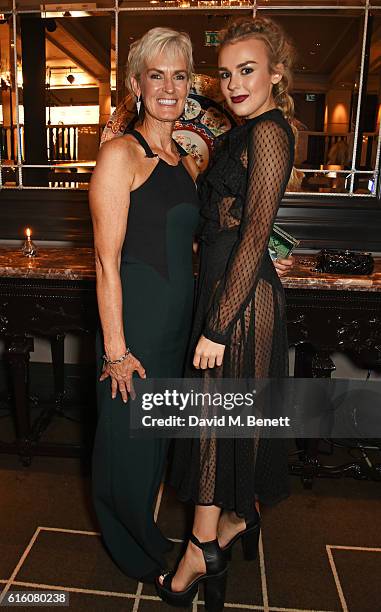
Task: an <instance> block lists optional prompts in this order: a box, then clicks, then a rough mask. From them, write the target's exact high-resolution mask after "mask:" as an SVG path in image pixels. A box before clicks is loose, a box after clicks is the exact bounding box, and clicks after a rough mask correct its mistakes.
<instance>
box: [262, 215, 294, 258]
mask: <svg viewBox="0 0 381 612" xmlns="http://www.w3.org/2000/svg"><path fill="white" fill-rule="evenodd" d="M299 243H300V240H296V238H294V237H293V236H291V234H288V233H287V232H285V231H284V230H283V229H282V228H280V227H279V226H278V225H276V224H274V226H273V229H272V232H271V236H270V240H269V253H270V257H271V259H272V260H274V259H285V258H286V257H287V256H288V255H290V253H291V252H292V250H293V249H294V248H295V247H296V246H297V245H298V244H299Z"/></svg>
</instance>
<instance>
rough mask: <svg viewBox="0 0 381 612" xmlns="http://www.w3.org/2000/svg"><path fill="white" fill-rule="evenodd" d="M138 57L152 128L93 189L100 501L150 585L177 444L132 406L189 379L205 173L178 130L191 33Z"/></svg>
mask: <svg viewBox="0 0 381 612" xmlns="http://www.w3.org/2000/svg"><path fill="white" fill-rule="evenodd" d="M128 60H129V61H128V71H127V83H128V85H129V88H130V91H132V92H133V93H134V95H135V96H136V99H137V104H138V106H139V105H140V104H142V108H141V109H140V118H141V121H140V124H139V127H138V129H137V130H135V131H132V132H130V133H128V134H126V135H125V136H122V137H121V138H117V139H115V140H112V141H110V142H108V143H106V144H105V145H104V146H103V147H102V149H101V151H100V154H99V157H98V161H97V167H96V170H95V172H94V176H93V178H92V181H91V189H90V207H91V214H92V219H93V225H94V239H95V253H96V273H97V298H98V306H99V315H100V321H101V326H102V332H103V333H102V334H99V337H98V342H97V353H98V362H99V364H100V365H101V363H102V355H103V353H104V364H105V365H104V369H103V373H102V374H101V372H99V373H100V374H101V376H100V379H99V382H98V385H97V391H98V411H99V420H98V427H97V432H96V438H95V447H94V454H93V496H94V503H95V509H96V512H97V516H98V520H99V523H100V526H101V531H102V536H103V539H104V542H105V544H106V546H107V548H108V550H109V551H110V553H111V555H112V557H113V559H114V560H115V562H116V563H117V564H118V565H119V567H120V568H121V569H122V570H123V571H124V572H125V573H126V574H128V575H129V576H132V577H136V578H138V579H141V580H150V579H152V578H153V577H154V576H155V575H156V574H157V573H158V572H159V570H160V568H161V567H163V566H164V565H165V560H164V558H163V555H164V553H165V552H166V551H167V550H168V549H169V547H170V542H169V541H168V540H167V539H166V538H165V537H164V536H163V535H162V534H161V532H160V531H159V528H158V527H157V525H156V524H155V522H154V518H153V505H154V501H155V498H156V495H157V492H158V488H159V485H160V481H161V477H162V472H163V466H164V461H165V456H166V451H167V441H166V440H160V439H156V440H142V439H137V438H135V439H134V438H130V436H129V410H128V405H126V402H127V401H128V397H129V393H130V389H131V378H132V375H133V373H134V372H137V373H138V375H139V376H140V377H145V376H147V377H152V378H159V377H181V376H182V374H183V364H184V357H185V351H186V347H187V342H188V339H189V332H190V324H191V316H192V305H193V274H192V241H193V235H194V231H195V227H196V224H197V221H198V200H197V196H196V189H195V184H194V179H195V176H196V173H197V169H196V165H195V162H194V161H193V159H192V158H191V157H190V156H188V155H186V153H185V151H183V150H182V149H181V147H179V146H178V145H177V144H176V143H175V141H174V140H173V139H172V130H173V126H174V122H175V121H176V119H177V118H178V117H179V116H180V115H181V114H182V112H183V109H184V105H185V101H186V98H187V95H188V92H189V88H190V84H191V74H192V47H191V42H190V40H189V37H188V35H187V34H183V33H179V32H175V31H173V30H170V29H167V28H155V29H153V30H150V31H149V32H147V33H146V34H145V35H144V36H143V37H142V38H141V39H140V40H139V41H137V42H136V43H134V45H132V47H131V50H130V53H129V58H128ZM102 345H103V346H102ZM106 379H107V380H106ZM110 381H111V392H110Z"/></svg>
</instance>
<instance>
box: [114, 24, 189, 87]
mask: <svg viewBox="0 0 381 612" xmlns="http://www.w3.org/2000/svg"><path fill="white" fill-rule="evenodd" d="M163 52H165V53H169V54H171V55H172V56H178V55H182V56H183V57H184V59H185V62H186V65H187V75H188V79H189V84H191V79H192V73H193V54H192V43H191V40H190V38H189V35H188V34H187V33H186V32H177V31H176V30H172V28H152V29H151V30H148V32H146V33H145V34H144V35H143V36H142V37H141V38H139V40H136V41H135V42H133V43H132V45H131V46H130V51H129V53H128V60H127V68H126V86H127V89H128V91H129V92H130V93H131V94H132V95H133V96H134V97H135V98H136V96H135V93H134V90H133V86H132V77H135V79H136V80H137V81H139V80H140V76H141V74H142V72H143V71H144V70H145V69H146V67H147V66H148V64H149V62H150V61H151V60H152V59H153V58H154V57H156V56H157V55H160V54H161V53H163Z"/></svg>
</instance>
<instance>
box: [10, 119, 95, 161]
mask: <svg viewBox="0 0 381 612" xmlns="http://www.w3.org/2000/svg"><path fill="white" fill-rule="evenodd" d="M103 127H104V126H101V125H96V124H87V123H86V124H85V123H83V124H76V125H48V126H46V145H47V157H48V162H50V163H54V162H56V161H58V162H59V161H67V162H71V161H73V162H75V161H86V160H93V159H95V157H96V153H97V150H98V148H99V143H100V138H101V135H102V131H103ZM19 136H20V146H21V160H22V161H23V162H24V160H25V145H24V126H23V125H20V133H19ZM17 140H18V139H17V127H16V126H13V127H4V126H0V158H1V161H2V162H4V161H6V162H12V161H13V162H17Z"/></svg>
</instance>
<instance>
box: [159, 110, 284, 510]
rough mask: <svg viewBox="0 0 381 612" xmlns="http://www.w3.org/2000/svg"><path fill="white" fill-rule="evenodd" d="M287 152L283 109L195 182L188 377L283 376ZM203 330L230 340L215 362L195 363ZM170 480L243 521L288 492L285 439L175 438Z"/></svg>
mask: <svg viewBox="0 0 381 612" xmlns="http://www.w3.org/2000/svg"><path fill="white" fill-rule="evenodd" d="M293 160H294V135H293V132H292V129H291V127H290V125H289V123H288V122H287V121H286V119H285V118H284V117H283V114H282V112H281V111H280V110H279V109H272V110H270V111H267V112H265V113H263V114H261V115H259V116H258V117H255V118H254V119H251V120H249V121H247V122H246V123H245V125H242V126H239V127H237V128H234V129H233V130H231V131H230V132H228V133H227V134H225V135H223V136H222V137H220V138H218V139H217V141H216V148H215V154H214V158H213V160H212V162H211V164H210V166H209V168H208V170H207V171H206V172H205V173H204V174H203V175H201V177H200V178H199V181H198V189H199V195H200V198H201V206H202V207H201V217H202V221H201V225H200V228H199V237H200V241H201V253H200V271H199V280H198V290H197V296H196V309H195V314H194V324H193V331H192V338H191V343H190V350H189V358H188V364H189V365H188V370H187V372H186V374H185V375H186V376H187V377H191V376H202V377H204V378H207V377H213V378H215V377H224V378H275V377H281V378H283V377H287V376H288V342H287V329H286V319H285V298H284V290H283V287H282V284H281V282H280V280H279V277H278V275H277V273H276V270H275V268H274V265H273V263H272V261H271V258H270V255H269V253H268V241H269V237H270V233H271V230H272V226H273V223H274V220H275V217H276V214H277V211H278V208H279V204H280V201H281V199H282V197H283V195H284V192H285V189H286V185H287V182H288V179H289V176H290V173H291V169H292V166H293ZM201 334H204V335H205V336H206V337H207V338H209V339H210V340H213V341H215V342H219V343H221V344H225V345H226V348H225V355H224V361H223V364H222V366H221V367H216V368H213V369H208V370H196V369H195V368H193V366H192V365H191V364H192V360H193V354H194V349H195V347H196V345H197V342H198V339H199V338H200V335H201ZM256 429H259V428H256ZM170 481H171V483H172V484H173V485H174V486H175V488H176V489H177V490H178V495H179V497H180V499H182V500H183V501H186V500H192V501H193V502H194V503H196V504H201V505H211V504H214V505H217V506H220V507H222V508H224V509H228V510H235V511H236V512H237V514H238V515H239V516H243V517H245V518H246V520H249V519H250V518H252V517H253V516H254V511H253V509H254V502H255V500H256V499H259V500H260V501H262V502H264V503H275V502H277V501H280V500H281V499H283V498H285V497H287V496H288V494H289V493H288V470H287V441H286V440H281V439H268V438H261V437H260V435H259V434H258V433H256V434H255V435H253V438H250V439H248V438H246V439H245V438H234V439H231V438H229V439H226V438H225V439H222V438H221V439H216V438H213V437H210V438H203V437H201V439H192V440H191V439H182V440H180V439H179V440H176V442H175V448H174V456H173V462H172V468H171V476H170Z"/></svg>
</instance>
